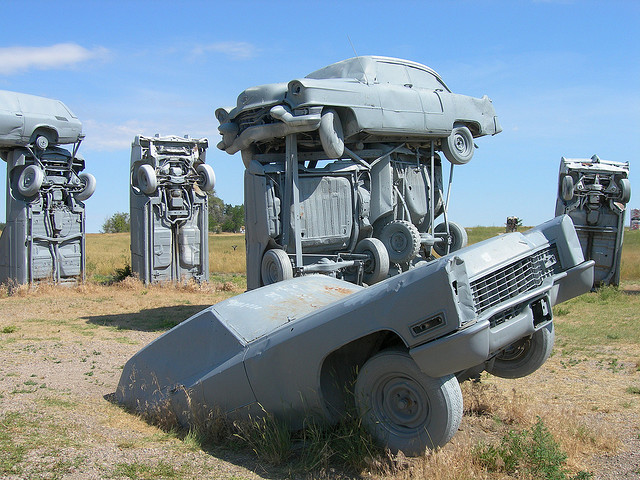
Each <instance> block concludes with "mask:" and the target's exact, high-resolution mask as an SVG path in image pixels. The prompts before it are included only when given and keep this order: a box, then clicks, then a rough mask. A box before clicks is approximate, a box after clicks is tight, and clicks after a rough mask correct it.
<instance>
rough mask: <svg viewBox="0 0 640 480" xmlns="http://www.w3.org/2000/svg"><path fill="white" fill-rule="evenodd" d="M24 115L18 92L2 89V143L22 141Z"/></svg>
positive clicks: (0, 112)
mask: <svg viewBox="0 0 640 480" xmlns="http://www.w3.org/2000/svg"><path fill="white" fill-rule="evenodd" d="M23 128H24V117H23V115H22V112H21V111H20V103H19V102H18V98H17V96H16V93H14V92H6V91H3V90H0V144H2V143H3V142H8V143H9V144H11V145H14V144H16V143H18V142H19V141H20V137H21V136H22V132H23Z"/></svg>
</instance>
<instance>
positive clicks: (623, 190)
mask: <svg viewBox="0 0 640 480" xmlns="http://www.w3.org/2000/svg"><path fill="white" fill-rule="evenodd" d="M618 187H619V188H620V203H629V200H631V182H630V181H629V179H628V178H621V179H620V182H619V183H618Z"/></svg>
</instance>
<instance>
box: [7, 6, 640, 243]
mask: <svg viewBox="0 0 640 480" xmlns="http://www.w3.org/2000/svg"><path fill="white" fill-rule="evenodd" d="M2 18H3V20H4V21H3V22H2V28H1V30H0V32H1V38H2V40H0V89H4V90H14V91H19V92H24V93H31V94H35V95H42V96H46V97H51V98H57V99H60V100H62V101H63V102H65V103H66V104H67V105H68V106H69V107H70V108H71V109H72V110H73V111H74V112H75V113H76V115H77V116H78V117H79V118H80V119H81V120H82V122H83V126H84V133H85V134H86V139H85V141H84V142H83V144H82V147H81V149H80V152H81V153H83V154H84V156H85V159H86V171H87V172H90V173H93V174H94V175H95V176H96V178H97V180H98V188H97V190H96V193H95V194H94V195H93V197H91V198H90V199H89V200H87V202H86V205H87V231H88V232H98V231H99V230H100V228H101V226H102V224H103V222H104V220H105V219H106V218H107V217H109V216H110V215H112V214H113V213H115V212H118V211H123V212H127V211H128V210H129V160H130V157H129V156H130V145H131V141H132V140H133V137H134V136H135V135H136V134H144V135H154V134H156V133H160V134H162V135H185V134H189V135H191V136H192V137H207V138H208V139H209V143H210V147H209V151H208V154H207V162H208V163H210V164H211V165H212V166H213V168H214V169H215V171H216V176H217V185H216V192H217V193H218V196H220V197H221V198H222V199H223V200H224V201H225V203H231V204H240V203H242V202H243V192H242V188H243V187H242V185H243V182H242V177H243V168H244V167H243V165H242V161H241V160H240V155H239V154H236V155H234V156H230V155H228V154H226V153H224V152H222V151H220V150H218V149H217V148H216V147H215V145H216V144H217V143H218V141H219V135H218V131H217V125H218V122H217V120H216V119H215V117H214V115H213V112H214V111H215V109H216V108H217V107H220V106H227V105H233V104H235V101H236V97H237V96H238V94H239V93H240V92H241V91H242V90H243V89H245V88H247V87H250V86H254V85H259V84H263V83H271V82H278V81H289V80H291V79H294V78H297V77H303V76H304V75H306V74H307V73H309V72H311V71H313V70H316V69H318V68H320V67H323V66H325V65H328V64H330V63H333V62H336V61H339V60H342V59H345V58H348V57H352V56H353V49H352V47H351V44H350V41H349V39H350V40H351V42H352V43H353V46H354V48H355V50H356V51H357V53H358V54H359V55H386V56H392V57H399V58H406V59H410V60H414V61H417V62H420V63H423V64H425V65H428V66H430V67H432V68H433V69H435V70H436V71H437V72H439V73H440V75H441V76H442V77H443V79H444V80H445V82H446V83H447V84H448V86H449V87H450V88H451V89H452V90H453V91H454V92H456V93H462V94H467V95H473V96H477V97H480V96H482V95H483V94H487V95H489V97H491V98H492V99H493V103H494V106H495V109H496V111H497V113H498V116H499V118H500V121H501V124H502V126H503V129H504V131H503V132H502V133H501V134H499V135H496V136H494V137H488V138H481V139H478V141H477V142H476V143H477V144H478V146H479V147H480V148H479V149H478V151H477V152H476V154H475V156H474V158H473V160H472V161H471V162H470V163H469V164H467V165H463V166H459V167H456V169H455V172H454V182H453V190H452V193H451V206H450V219H451V220H454V221H458V222H459V223H461V224H462V225H464V226H467V227H471V226H476V225H503V224H504V222H505V220H506V217H507V216H509V215H516V216H518V217H520V218H522V219H524V222H525V224H527V225H534V224H538V223H541V222H543V221H545V220H547V219H549V218H551V217H552V216H553V214H554V208H555V198H556V191H557V187H556V185H557V175H558V166H559V162H560V157H562V156H565V157H572V158H589V157H591V156H592V155H593V154H597V155H599V156H600V157H601V158H603V159H606V160H615V161H629V162H630V165H631V184H632V192H633V193H632V199H631V203H630V207H634V206H637V207H640V180H637V178H640V172H636V168H640V158H639V157H640V148H639V147H640V2H637V1H634V0H629V1H615V0H614V1H570V0H567V1H553V0H549V1H518V0H510V1H508V0H505V1H497V0H496V1H491V0H485V1H441V2H429V1H422V2H418V1H415V2H412V1H410V2H402V1H398V2H388V1H385V2H382V1H375V0H368V1H352V2H348V1H341V2H333V1H322V2H304V1H298V2H285V1H271V2H266V1H261V2H252V1H245V2H219V3H218V2H213V1H212V2H195V1H194V2H188V1H183V2H165V1H153V2H151V1H126V2H125V1H122V2H118V1H110V2H98V1H88V2H86V1H85V2H80V1H77V2H68V1H56V2H50V1H47V2H36V1H28V0H25V1H21V2H3V3H2ZM447 166H448V164H447ZM5 177H6V171H5V169H4V166H2V171H1V172H0V181H1V182H2V183H3V184H4V183H5ZM5 208H6V202H5V198H4V195H0V221H4V220H5V218H6V217H5Z"/></svg>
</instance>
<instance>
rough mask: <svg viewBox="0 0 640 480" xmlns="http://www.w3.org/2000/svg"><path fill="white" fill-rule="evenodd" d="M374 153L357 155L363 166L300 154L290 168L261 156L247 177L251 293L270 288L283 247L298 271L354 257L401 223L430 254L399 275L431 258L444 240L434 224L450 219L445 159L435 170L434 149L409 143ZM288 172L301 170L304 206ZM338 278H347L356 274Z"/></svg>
mask: <svg viewBox="0 0 640 480" xmlns="http://www.w3.org/2000/svg"><path fill="white" fill-rule="evenodd" d="M373 147H375V148H370V149H367V150H358V151H356V152H351V153H352V155H353V156H354V157H356V159H353V158H349V157H347V158H344V159H340V160H326V157H325V156H324V155H323V153H322V152H313V153H298V162H296V163H294V164H291V163H289V164H286V163H285V162H284V160H285V158H287V157H286V156H282V155H278V154H276V155H256V156H255V158H254V160H253V161H252V162H250V164H249V168H247V169H246V171H245V189H244V191H245V212H246V225H245V226H246V236H245V238H246V248H247V287H248V288H249V289H252V288H258V287H260V286H262V285H264V284H265V283H264V281H263V279H262V278H261V268H260V267H261V262H262V259H263V256H264V254H265V252H266V251H267V250H269V249H271V248H283V249H284V250H285V251H286V252H287V253H289V254H290V255H291V258H292V262H293V264H294V266H295V267H300V266H309V265H310V264H312V263H314V262H317V261H318V258H326V259H335V255H337V254H349V253H352V252H354V251H355V249H356V246H357V245H358V243H359V242H360V241H361V240H363V239H365V238H369V237H376V238H380V237H382V236H383V232H384V228H385V226H386V225H388V224H389V223H390V222H392V221H394V220H401V221H406V222H408V223H410V224H411V225H413V226H414V227H415V230H416V234H417V235H419V238H418V240H417V241H418V242H421V243H422V246H423V247H424V249H425V250H422V255H424V256H421V257H418V258H417V259H416V258H412V259H410V261H408V262H404V263H403V264H402V265H397V266H393V268H395V269H396V271H402V270H406V269H408V268H411V267H412V266H413V263H415V261H416V260H418V259H424V257H429V256H430V253H431V246H432V245H433V244H434V242H435V241H437V240H436V239H435V237H434V235H433V233H432V232H433V227H434V225H433V220H432V219H435V218H438V217H439V216H440V215H442V214H443V213H444V204H443V192H442V188H443V187H442V165H441V161H440V157H439V156H438V155H437V154H436V155H435V157H434V162H433V164H432V165H431V164H430V152H429V150H428V149H422V148H419V149H416V148H409V147H408V146H406V145H405V144H396V145H387V144H379V145H373ZM287 165H289V168H292V165H297V166H298V167H297V169H296V175H297V176H298V179H297V180H296V181H297V189H295V190H297V191H298V194H299V201H298V202H297V203H296V202H292V200H293V199H292V195H293V193H291V194H289V197H288V198H287V192H288V187H289V188H290V185H291V178H289V179H288V178H287ZM432 182H433V185H434V187H433V188H431V184H432ZM288 205H291V206H290V207H288ZM296 205H299V210H300V212H299V213H298V214H297V215H296V212H295V208H294V207H295V206H296ZM285 219H289V221H286V220H285ZM296 221H297V224H298V228H297V229H296V228H295V225H296ZM296 232H299V235H296ZM296 239H299V241H300V247H298V248H296V244H295V242H296ZM298 250H301V251H302V252H303V253H304V254H305V256H304V258H303V259H302V263H300V261H299V260H296V259H295V256H294V254H295V252H297V251H298ZM344 258H349V257H348V255H347V256H345V257H344ZM294 274H295V275H297V274H298V273H297V272H295V273H294ZM336 274H337V275H338V277H340V278H345V276H346V277H348V275H349V272H340V271H337V272H336Z"/></svg>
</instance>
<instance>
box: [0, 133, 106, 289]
mask: <svg viewBox="0 0 640 480" xmlns="http://www.w3.org/2000/svg"><path fill="white" fill-rule="evenodd" d="M78 147H79V143H78V144H76V145H75V147H74V149H73V151H72V152H70V151H68V150H66V149H63V148H59V147H48V148H46V149H45V150H40V149H37V148H35V147H34V146H33V145H28V146H27V147H26V148H11V149H5V150H4V153H3V155H2V157H3V159H5V160H6V162H7V190H6V192H7V222H6V227H5V229H4V230H3V232H2V237H1V238H0V283H5V282H8V281H14V282H17V283H21V284H23V283H32V282H38V281H54V282H56V283H77V282H79V281H82V280H84V270H85V269H84V266H85V206H84V203H83V202H84V200H86V199H87V198H88V197H89V196H90V195H91V194H92V193H93V189H94V188H95V179H94V178H93V176H91V175H88V174H86V173H82V171H83V170H84V167H85V162H84V159H83V158H82V157H81V156H80V155H78V154H77V148H78ZM29 175H31V176H29ZM30 182H37V183H36V184H31V185H29V183H30ZM40 182H41V185H40V186H39V187H38V184H39V183H40ZM25 187H27V188H28V189H31V190H29V191H26V190H25Z"/></svg>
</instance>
